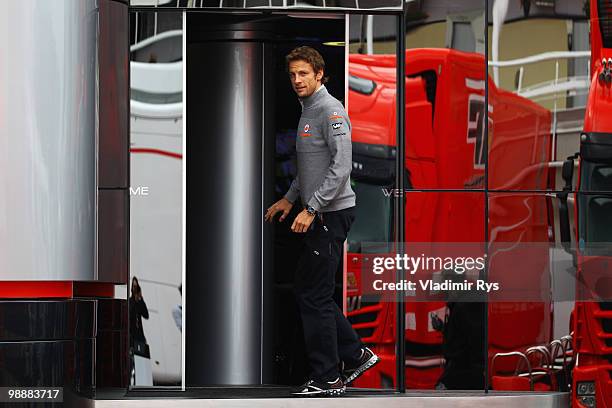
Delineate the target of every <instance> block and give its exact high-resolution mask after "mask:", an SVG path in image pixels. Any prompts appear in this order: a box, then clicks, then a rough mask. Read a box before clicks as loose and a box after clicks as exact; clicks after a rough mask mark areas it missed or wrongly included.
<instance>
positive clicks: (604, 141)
mask: <svg viewBox="0 0 612 408" xmlns="http://www.w3.org/2000/svg"><path fill="white" fill-rule="evenodd" d="M590 12H591V85H590V89H589V97H588V101H587V106H586V112H585V120H584V128H583V132H582V134H581V137H580V153H577V154H576V155H574V156H572V157H568V159H567V160H566V161H565V163H564V166H563V178H564V180H565V183H566V185H565V188H564V191H563V192H562V193H561V194H560V198H561V199H562V202H563V205H562V206H561V209H562V212H561V214H562V216H561V221H562V224H561V241H562V242H564V243H565V245H566V247H567V248H568V251H569V252H571V253H572V254H573V255H574V256H575V260H576V265H577V274H576V303H575V308H574V312H573V325H572V330H573V332H574V339H575V354H576V356H575V358H576V364H575V367H574V370H573V373H572V374H573V383H572V406H575V407H595V406H597V407H612V275H611V274H610V270H611V266H610V263H611V262H612V246H611V242H612V86H611V83H612V76H611V75H612V74H611V68H612V3H611V2H610V1H604V0H599V1H598V0H591V1H590ZM578 157H579V158H580V161H579V166H578V181H577V186H576V190H574V189H573V188H572V176H573V171H574V160H575V159H576V158H578ZM568 196H573V197H574V202H575V206H574V220H575V224H574V227H575V231H576V235H575V241H576V242H577V247H576V248H575V249H574V248H570V242H571V241H572V239H571V229H570V225H571V221H570V214H569V212H570V211H569V209H568V208H569V207H568V205H567V198H568Z"/></svg>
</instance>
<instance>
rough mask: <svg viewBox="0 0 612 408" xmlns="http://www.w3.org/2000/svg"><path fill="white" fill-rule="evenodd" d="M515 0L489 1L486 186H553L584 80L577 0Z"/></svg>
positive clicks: (584, 29)
mask: <svg viewBox="0 0 612 408" xmlns="http://www.w3.org/2000/svg"><path fill="white" fill-rule="evenodd" d="M521 3H522V5H521V4H519V3H518V2H507V1H495V2H489V4H490V8H489V11H488V12H489V21H490V22H491V23H492V24H491V25H490V26H489V29H488V41H489V50H490V52H489V61H488V64H489V76H490V81H489V109H490V113H489V116H490V122H489V138H488V140H489V188H492V189H498V190H561V189H562V188H563V186H564V183H563V180H562V179H561V174H560V173H561V172H560V168H561V167H560V165H559V163H558V161H561V160H564V159H565V158H566V157H568V156H570V155H573V154H574V153H575V152H577V151H578V149H579V142H580V132H581V130H582V128H583V122H584V117H585V104H586V95H587V93H588V89H589V84H590V78H589V71H590V70H589V64H590V62H589V55H590V53H589V50H590V46H589V34H588V21H587V20H586V18H587V16H586V14H585V8H584V7H582V6H581V5H580V4H579V3H582V2H569V1H564V2H547V3H544V2H542V3H541V4H537V5H536V2H533V1H523V2H521ZM527 5H530V6H529V7H527ZM527 16H529V18H528V19H527V18H526V17H527ZM517 169H520V170H517ZM575 180H576V178H575Z"/></svg>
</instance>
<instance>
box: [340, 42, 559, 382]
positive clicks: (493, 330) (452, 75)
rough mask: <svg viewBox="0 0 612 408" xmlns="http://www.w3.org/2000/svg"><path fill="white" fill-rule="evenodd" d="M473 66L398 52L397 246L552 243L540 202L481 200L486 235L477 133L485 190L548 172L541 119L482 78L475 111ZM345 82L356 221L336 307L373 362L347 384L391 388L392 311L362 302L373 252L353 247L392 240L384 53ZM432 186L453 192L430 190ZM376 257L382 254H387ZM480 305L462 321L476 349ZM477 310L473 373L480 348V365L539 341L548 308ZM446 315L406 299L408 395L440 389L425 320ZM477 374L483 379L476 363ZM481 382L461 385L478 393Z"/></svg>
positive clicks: (522, 185)
mask: <svg viewBox="0 0 612 408" xmlns="http://www.w3.org/2000/svg"><path fill="white" fill-rule="evenodd" d="M484 64H485V60H484V57H483V56H482V55H480V54H476V53H466V52H460V51H456V50H450V49H411V50H408V51H406V67H407V70H406V137H405V140H406V143H405V145H406V157H405V163H406V177H405V179H406V180H407V185H406V186H404V187H405V189H406V193H405V202H406V204H405V206H406V207H405V231H406V241H407V242H418V243H424V242H432V243H445V242H454V243H461V242H466V243H467V242H474V243H482V242H485V241H486V237H485V231H487V233H488V234H487V235H488V237H489V241H490V242H549V240H550V239H551V235H550V230H551V228H550V225H552V224H551V222H552V221H551V215H550V213H551V205H550V198H547V197H546V196H545V195H541V196H534V195H532V196H530V195H526V194H520V193H517V194H510V193H501V192H500V193H490V194H489V196H488V210H489V220H488V226H487V228H486V229H485V206H486V203H485V200H486V199H487V198H486V197H487V196H486V195H485V193H484V191H483V189H484V188H485V182H486V178H485V160H486V154H487V151H486V150H485V149H487V144H486V143H485V135H487V133H486V131H485V130H486V127H487V126H488V160H489V167H488V168H489V174H488V184H489V188H490V189H500V190H505V191H507V190H546V189H547V188H548V187H550V183H551V180H552V179H551V177H550V174H549V173H550V172H549V171H548V168H547V166H548V162H549V161H550V160H551V134H550V133H551V132H550V124H551V115H550V112H549V111H548V110H546V109H544V108H542V107H540V106H539V105H537V104H535V103H533V102H530V101H528V100H526V99H524V98H522V97H519V96H517V95H515V94H512V93H509V92H505V91H502V90H499V89H497V88H496V87H495V85H494V84H493V82H492V81H491V80H489V82H488V87H489V104H488V106H486V107H485V80H486V79H485V72H484V69H483V68H484V66H485V65H484ZM349 74H350V79H349V99H348V109H349V115H350V117H351V121H352V124H353V173H352V176H351V177H352V180H353V188H354V189H355V191H356V193H357V196H358V198H359V200H358V203H357V218H356V222H355V224H354V225H353V227H352V229H351V232H350V234H349V238H348V244H349V246H348V255H347V310H348V318H349V320H350V321H351V322H352V324H353V327H354V328H355V329H356V331H357V332H358V333H359V334H360V335H361V337H362V339H363V341H364V342H365V343H367V344H369V345H370V346H371V347H372V348H373V349H374V350H375V352H376V353H377V354H378V355H379V356H380V357H381V361H380V363H379V364H378V365H377V366H375V367H374V368H373V369H371V370H369V371H367V372H366V373H365V374H364V375H363V376H362V377H361V378H359V380H357V381H356V383H355V386H358V387H392V386H395V372H396V371H395V370H396V369H395V354H396V352H395V342H396V335H395V334H396V328H395V324H396V323H395V322H396V305H395V304H394V303H388V302H383V301H380V299H373V298H372V297H368V298H364V297H363V292H362V288H361V282H362V276H361V268H362V265H363V264H364V262H367V258H368V257H371V256H372V253H369V252H371V248H365V247H362V244H360V243H362V242H389V243H392V242H393V240H394V234H395V231H394V228H393V225H394V224H393V209H392V206H393V200H392V199H391V198H390V197H389V196H388V195H389V194H387V193H388V192H389V191H392V190H391V189H392V187H393V185H394V180H395V157H396V150H395V146H396V136H395V135H396V131H395V123H396V120H395V115H396V109H395V94H396V82H395V75H396V60H395V56H388V55H374V56H373V55H351V56H350V57H349ZM440 189H449V190H460V191H451V192H443V191H430V190H440ZM412 190H414V192H412ZM421 190H427V191H421ZM470 190H476V191H470ZM517 192H518V191H517ZM361 214H363V216H361V217H360V215H361ZM383 250H384V249H383ZM386 250H387V251H389V252H392V248H391V249H390V248H387V249H386ZM538 256H540V257H541V259H540V262H541V263H542V264H543V265H544V264H546V263H547V262H548V256H549V255H548V253H547V252H543V253H541V254H539V255H538ZM501 263H502V262H500V264H501ZM498 265H499V264H498ZM491 266H492V268H493V267H494V265H491ZM493 270H495V269H492V271H493ZM502 271H503V267H498V269H497V272H496V273H497V275H496V276H497V277H500V276H501V275H500V274H501V273H502ZM542 273H546V270H545V268H544V269H543V270H542V271H537V272H534V276H533V284H534V285H537V284H538V283H537V282H539V281H540V274H542ZM366 300H367V301H366ZM482 307H483V309H481V310H482V313H479V314H480V316H475V317H474V318H473V319H471V320H469V319H468V324H473V329H474V330H475V331H480V332H479V333H477V335H478V337H479V340H480V341H481V342H482V338H483V337H484V336H482V327H484V326H483V322H482V319H483V316H484V313H485V309H484V306H482ZM487 308H488V310H487V311H486V312H487V313H488V315H489V323H488V333H489V334H488V345H485V344H482V343H481V344H480V347H477V349H479V350H476V351H474V350H472V351H473V352H475V353H476V354H480V355H479V356H477V357H475V358H474V359H475V360H476V361H477V360H478V358H480V359H481V361H480V364H481V365H482V360H484V349H483V348H482V347H484V346H488V348H489V355H490V357H491V356H492V355H494V354H495V353H498V352H503V351H509V350H517V349H525V348H527V347H529V346H533V345H535V344H542V343H546V342H549V341H550V339H551V333H552V316H551V314H552V309H551V305H550V302H497V303H491V304H490V305H488V306H487ZM476 310H478V309H476ZM447 317H448V304H447V303H446V302H445V301H443V300H440V301H427V302H410V301H407V303H406V312H405V322H406V323H405V328H406V334H405V339H406V361H405V367H406V387H407V388H409V389H433V388H434V387H435V386H436V384H437V383H438V382H439V381H440V378H441V376H442V374H443V371H444V368H443V367H444V355H445V352H444V347H445V345H444V344H443V334H442V332H441V331H440V330H439V328H436V321H438V322H439V321H444V320H445V319H446V318H447ZM518 327H520V330H517V329H516V328H518ZM472 334H474V333H472ZM477 364H478V363H477ZM476 371H478V370H476ZM479 372H480V373H482V372H483V371H482V367H481V369H480V371H479ZM482 377H483V376H482V375H480V378H479V379H475V380H474V381H473V382H472V383H471V384H470V383H468V384H467V387H468V388H476V389H477V388H480V389H482V386H483V384H482V380H483V378H482ZM462 387H463V388H465V387H466V384H463V385H462Z"/></svg>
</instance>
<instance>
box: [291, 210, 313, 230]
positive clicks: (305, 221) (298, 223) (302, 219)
mask: <svg viewBox="0 0 612 408" xmlns="http://www.w3.org/2000/svg"><path fill="white" fill-rule="evenodd" d="M314 218H315V216H314V215H311V214H309V213H308V211H306V210H302V212H301V213H299V214H298V216H297V217H295V221H293V225H291V231H293V232H297V233H304V232H306V231H308V228H310V224H312V222H313V221H314Z"/></svg>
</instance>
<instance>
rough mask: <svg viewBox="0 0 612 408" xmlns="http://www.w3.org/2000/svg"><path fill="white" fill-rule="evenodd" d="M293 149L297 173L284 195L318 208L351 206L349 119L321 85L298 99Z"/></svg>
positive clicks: (353, 201) (326, 209) (320, 209)
mask: <svg viewBox="0 0 612 408" xmlns="http://www.w3.org/2000/svg"><path fill="white" fill-rule="evenodd" d="M300 102H301V103H302V116H301V117H300V122H299V125H298V131H297V139H296V150H297V168H298V174H297V177H296V178H295V180H293V183H291V187H290V188H289V191H288V192H287V194H285V198H286V199H287V200H289V201H290V202H292V203H294V202H295V200H297V198H298V197H300V198H301V201H302V204H303V205H304V206H305V207H307V206H310V207H312V208H314V209H315V210H317V211H319V212H329V211H338V210H343V209H345V208H350V207H354V206H355V193H354V192H353V190H352V189H351V184H350V175H351V168H352V147H351V122H350V121H349V117H348V115H347V113H346V111H345V110H344V107H343V106H342V104H341V103H340V101H338V100H337V99H336V98H334V97H333V96H331V95H330V94H329V92H327V89H326V88H325V86H323V85H321V87H320V88H319V89H317V91H315V93H313V94H312V95H310V96H309V97H307V98H303V99H301V100H300Z"/></svg>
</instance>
